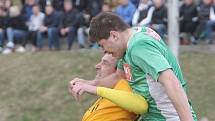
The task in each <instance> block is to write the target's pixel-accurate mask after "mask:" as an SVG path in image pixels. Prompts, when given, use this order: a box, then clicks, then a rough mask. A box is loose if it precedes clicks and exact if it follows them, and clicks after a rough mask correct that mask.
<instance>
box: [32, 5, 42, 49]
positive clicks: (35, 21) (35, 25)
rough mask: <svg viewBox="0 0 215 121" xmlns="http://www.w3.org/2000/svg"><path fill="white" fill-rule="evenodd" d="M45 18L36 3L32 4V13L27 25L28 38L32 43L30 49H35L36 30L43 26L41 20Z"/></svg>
mask: <svg viewBox="0 0 215 121" xmlns="http://www.w3.org/2000/svg"><path fill="white" fill-rule="evenodd" d="M44 18H45V14H44V13H42V12H40V7H39V5H38V4H35V5H34V6H33V15H32V16H31V17H30V21H29V25H28V30H29V33H28V38H29V40H30V41H31V44H32V45H33V47H32V51H35V49H36V46H37V32H38V31H39V29H40V28H41V27H42V26H43V21H44Z"/></svg>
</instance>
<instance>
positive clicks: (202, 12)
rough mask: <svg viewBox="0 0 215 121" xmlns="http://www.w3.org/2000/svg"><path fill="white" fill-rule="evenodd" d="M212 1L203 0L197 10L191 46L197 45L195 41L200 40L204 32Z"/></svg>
mask: <svg viewBox="0 0 215 121" xmlns="http://www.w3.org/2000/svg"><path fill="white" fill-rule="evenodd" d="M211 3H212V0H203V3H202V4H200V5H199V6H198V8H197V10H198V25H197V27H196V30H195V32H194V38H193V39H192V40H191V41H192V43H193V44H197V41H198V40H199V39H200V38H202V37H203V36H204V34H205V32H206V30H205V29H206V24H207V21H208V20H209V14H210V8H211Z"/></svg>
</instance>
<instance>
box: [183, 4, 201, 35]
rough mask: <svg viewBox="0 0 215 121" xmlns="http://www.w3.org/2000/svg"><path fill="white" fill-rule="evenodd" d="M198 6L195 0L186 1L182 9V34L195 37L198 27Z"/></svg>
mask: <svg viewBox="0 0 215 121" xmlns="http://www.w3.org/2000/svg"><path fill="white" fill-rule="evenodd" d="M197 15H198V11H197V6H196V5H195V3H194V2H193V0H184V1H183V4H182V6H181V7H180V32H182V33H183V32H184V33H187V34H190V35H191V38H193V37H192V35H193V32H194V31H195V29H196V26H197V19H198V18H197Z"/></svg>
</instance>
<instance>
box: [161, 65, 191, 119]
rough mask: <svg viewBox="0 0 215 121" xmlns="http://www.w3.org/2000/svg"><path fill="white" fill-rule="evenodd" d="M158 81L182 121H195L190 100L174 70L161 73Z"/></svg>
mask: <svg viewBox="0 0 215 121" xmlns="http://www.w3.org/2000/svg"><path fill="white" fill-rule="evenodd" d="M158 80H159V82H160V83H161V84H162V85H163V86H164V88H165V90H166V93H167V95H168V96H169V98H170V100H171V101H172V103H173V105H174V107H175V108H176V111H177V112H178V115H179V117H180V120H181V121H193V118H192V113H191V111H190V108H189V104H188V98H187V96H186V94H185V91H184V90H183V88H182V86H181V85H180V82H179V80H178V79H177V77H176V76H175V74H174V73H173V72H172V70H171V69H167V70H165V71H163V72H161V73H160V76H159V78H158Z"/></svg>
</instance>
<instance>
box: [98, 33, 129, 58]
mask: <svg viewBox="0 0 215 121" xmlns="http://www.w3.org/2000/svg"><path fill="white" fill-rule="evenodd" d="M121 38H122V37H121V33H120V32H116V31H111V32H110V36H109V38H108V39H101V40H100V41H99V42H98V44H99V45H100V46H101V47H102V49H103V51H104V53H108V54H112V56H113V57H115V58H117V59H120V58H122V57H123V54H124V52H125V48H124V46H123V40H122V39H121Z"/></svg>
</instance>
